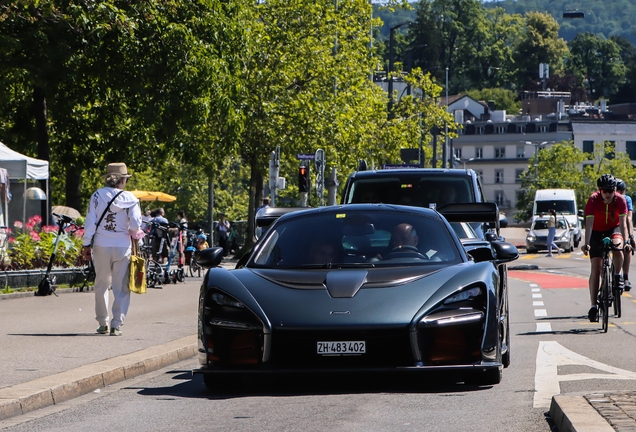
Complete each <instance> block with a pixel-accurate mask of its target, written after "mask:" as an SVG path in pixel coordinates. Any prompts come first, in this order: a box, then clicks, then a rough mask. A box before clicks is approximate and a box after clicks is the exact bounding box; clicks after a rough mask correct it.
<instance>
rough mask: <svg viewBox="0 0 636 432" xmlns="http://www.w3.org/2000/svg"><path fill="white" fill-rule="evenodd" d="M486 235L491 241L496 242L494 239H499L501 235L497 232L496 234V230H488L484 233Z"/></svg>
mask: <svg viewBox="0 0 636 432" xmlns="http://www.w3.org/2000/svg"><path fill="white" fill-rule="evenodd" d="M484 237H485V239H486V240H487V241H489V242H494V241H497V240H498V239H499V237H497V234H495V233H494V232H487V233H486V234H485V235H484Z"/></svg>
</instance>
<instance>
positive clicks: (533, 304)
mask: <svg viewBox="0 0 636 432" xmlns="http://www.w3.org/2000/svg"><path fill="white" fill-rule="evenodd" d="M532 306H543V302H542V301H533V302H532Z"/></svg>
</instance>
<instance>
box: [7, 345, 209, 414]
mask: <svg viewBox="0 0 636 432" xmlns="http://www.w3.org/2000/svg"><path fill="white" fill-rule="evenodd" d="M196 354H197V336H196V335H191V336H186V337H184V338H181V339H177V340H174V341H172V342H168V343H165V344H163V345H158V346H153V347H150V348H146V349H144V350H141V351H137V352H134V353H131V354H126V355H123V356H119V357H114V358H111V359H108V360H102V361H99V362H97V363H92V364H89V365H85V366H81V367H78V368H76V369H72V370H69V371H66V372H61V373H58V374H56V375H51V376H48V377H43V378H39V379H36V380H33V381H30V382H27V383H22V384H17V385H15V386H12V387H5V388H2V389H0V420H5V419H8V418H10V417H14V416H19V415H22V414H26V413H28V412H30V411H34V410H37V409H41V408H44V407H47V406H51V405H57V404H59V403H62V402H64V401H67V400H70V399H73V398H76V397H79V396H82V395H85V394H87V393H90V392H92V391H94V390H97V389H99V388H103V387H107V386H109V385H111V384H114V383H117V382H120V381H124V380H127V379H130V378H133V377H136V376H139V375H143V374H146V373H148V372H152V371H155V370H158V369H161V368H163V367H165V366H168V365H171V364H174V363H177V362H180V361H182V360H187V359H189V358H192V357H194V356H195V355H196Z"/></svg>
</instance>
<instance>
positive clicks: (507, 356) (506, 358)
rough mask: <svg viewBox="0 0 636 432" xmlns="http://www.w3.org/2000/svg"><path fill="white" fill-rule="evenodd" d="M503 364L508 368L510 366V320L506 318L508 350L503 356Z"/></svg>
mask: <svg viewBox="0 0 636 432" xmlns="http://www.w3.org/2000/svg"><path fill="white" fill-rule="evenodd" d="M501 364H503V367H505V368H507V367H508V366H510V320H508V319H507V320H506V352H505V353H503V354H502V356H501Z"/></svg>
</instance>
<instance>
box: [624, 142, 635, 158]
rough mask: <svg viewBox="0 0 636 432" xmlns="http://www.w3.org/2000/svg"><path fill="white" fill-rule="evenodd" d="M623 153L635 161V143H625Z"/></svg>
mask: <svg viewBox="0 0 636 432" xmlns="http://www.w3.org/2000/svg"><path fill="white" fill-rule="evenodd" d="M625 152H626V153H627V155H628V156H629V158H630V159H631V160H635V159H636V141H627V142H626V143H625Z"/></svg>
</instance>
